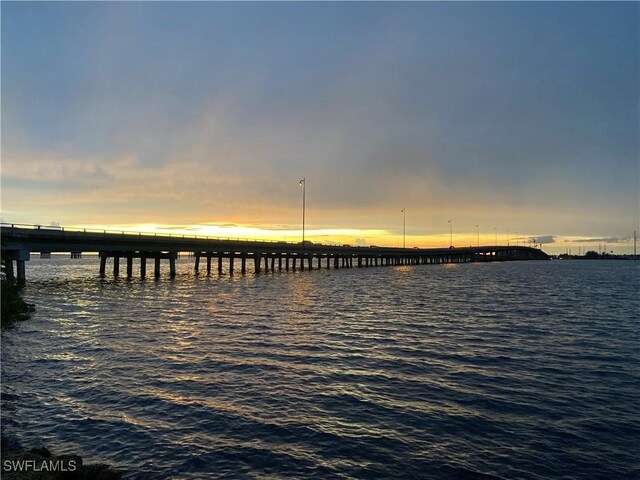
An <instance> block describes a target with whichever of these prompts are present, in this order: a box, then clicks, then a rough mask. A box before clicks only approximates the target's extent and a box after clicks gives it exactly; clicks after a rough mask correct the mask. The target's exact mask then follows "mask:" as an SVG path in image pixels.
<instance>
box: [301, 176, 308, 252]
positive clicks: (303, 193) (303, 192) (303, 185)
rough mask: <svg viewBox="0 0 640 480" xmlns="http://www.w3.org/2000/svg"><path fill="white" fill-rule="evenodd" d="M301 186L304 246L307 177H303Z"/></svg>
mask: <svg viewBox="0 0 640 480" xmlns="http://www.w3.org/2000/svg"><path fill="white" fill-rule="evenodd" d="M300 185H301V186H302V244H304V215H305V210H306V205H305V204H306V198H305V196H306V190H307V177H302V180H300Z"/></svg>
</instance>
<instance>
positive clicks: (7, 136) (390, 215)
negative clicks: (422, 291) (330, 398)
mask: <svg viewBox="0 0 640 480" xmlns="http://www.w3.org/2000/svg"><path fill="white" fill-rule="evenodd" d="M0 8H1V15H2V32H1V36H2V38H1V39H2V43H1V54H2V56H1V69H2V70H1V93H2V97H1V114H2V125H1V126H2V146H1V153H2V159H1V168H0V183H1V188H2V195H1V200H2V219H3V221H5V222H10V223H27V224H41V225H48V224H56V225H58V224H59V225H63V226H82V227H84V226H87V227H97V228H102V227H105V226H108V227H110V228H125V229H134V230H135V229H139V230H156V231H186V232H195V233H202V234H211V235H220V236H232V237H251V238H278V239H285V240H290V241H291V240H295V239H297V238H298V237H299V236H300V234H301V227H302V226H301V222H302V187H301V186H300V185H299V180H300V179H301V178H305V179H306V184H305V197H306V211H305V220H306V222H305V229H306V237H307V238H308V239H310V240H314V241H324V242H335V243H351V244H362V245H367V244H376V245H390V246H398V245H401V244H402V239H403V221H404V225H406V227H405V232H406V243H407V246H425V247H428V246H443V245H448V244H449V238H450V234H452V235H453V237H454V242H453V243H454V244H458V245H474V244H476V242H479V243H483V244H494V243H495V241H496V239H497V241H498V243H507V242H510V243H512V244H513V243H519V244H529V243H530V242H532V241H535V242H537V243H544V247H545V251H550V252H552V253H554V252H556V253H557V252H564V251H565V250H567V249H569V248H572V249H573V251H574V252H577V251H578V249H580V250H584V249H585V248H598V245H601V244H607V250H614V251H616V252H630V251H631V250H630V249H632V248H633V247H632V237H633V232H634V230H640V228H639V216H640V120H639V119H640V101H639V85H640V35H639V30H640V4H639V3H637V2H627V3H595V2H587V3H573V2H568V3H565V2H563V3H555V2H543V3H528V2H527V3H520V2H498V3H466V2H460V3H458V2H455V3H431V2H407V3H392V2H389V3H382V2H375V3H369V2H349V3H334V2H329V3H323V2H313V3H305V2H241V3H222V2H211V3H209V2H189V3H181V2H113V3H110V2H87V3H84V2H27V3H23V2H16V3H14V2H6V1H3V2H2V4H1V7H0ZM402 209H406V216H404V215H405V214H404V213H402V212H401V210H402ZM449 220H451V223H449Z"/></svg>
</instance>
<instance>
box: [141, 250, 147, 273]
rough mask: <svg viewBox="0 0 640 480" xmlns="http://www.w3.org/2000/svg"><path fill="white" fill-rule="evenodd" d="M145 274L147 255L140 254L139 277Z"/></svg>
mask: <svg viewBox="0 0 640 480" xmlns="http://www.w3.org/2000/svg"><path fill="white" fill-rule="evenodd" d="M146 276H147V257H146V256H145V255H142V256H141V257H140V278H144V277H146Z"/></svg>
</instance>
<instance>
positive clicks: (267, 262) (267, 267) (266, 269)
mask: <svg viewBox="0 0 640 480" xmlns="http://www.w3.org/2000/svg"><path fill="white" fill-rule="evenodd" d="M268 271H269V257H267V256H265V257H264V272H265V273H267V272H268Z"/></svg>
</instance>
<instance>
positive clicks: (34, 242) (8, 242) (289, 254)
mask: <svg viewBox="0 0 640 480" xmlns="http://www.w3.org/2000/svg"><path fill="white" fill-rule="evenodd" d="M0 235H1V245H2V259H3V262H4V264H5V273H6V275H7V276H8V277H13V261H14V260H15V261H16V262H17V270H18V280H19V281H24V262H25V261H27V260H29V258H30V254H31V253H33V252H40V253H41V254H45V255H46V254H50V253H51V252H70V253H72V255H75V256H76V257H77V256H79V255H80V253H81V252H98V253H99V254H100V257H101V266H100V274H101V275H104V274H105V265H106V259H107V258H110V257H111V258H114V273H115V274H116V275H117V274H118V271H119V259H120V258H126V259H127V275H128V276H129V277H130V276H131V274H132V260H133V258H139V259H140V262H141V275H142V276H144V274H145V272H146V260H147V259H154V260H155V264H156V268H155V271H154V273H155V275H156V276H157V275H159V262H160V260H162V259H168V260H169V262H170V271H171V276H174V275H175V258H176V256H177V254H178V252H191V253H192V254H193V256H194V257H195V269H196V270H198V268H199V262H200V258H206V259H207V271H210V270H211V259H212V258H217V259H218V270H219V271H221V262H222V259H223V258H224V259H229V271H230V272H232V271H233V265H234V260H235V259H239V260H240V261H241V271H242V272H243V273H244V272H246V265H245V264H246V260H247V259H251V260H253V262H254V269H255V271H256V272H260V271H261V264H262V259H264V263H265V269H266V270H268V269H269V261H270V263H271V269H274V266H275V261H276V260H277V261H278V265H279V268H280V269H282V262H283V260H284V261H285V268H286V269H287V270H288V267H289V262H290V261H291V262H292V263H293V268H294V269H295V268H296V264H297V262H299V263H300V267H301V268H304V263H305V261H306V263H307V265H308V268H313V260H314V259H315V260H317V262H318V266H319V267H320V266H321V265H322V262H323V260H326V265H327V268H329V267H330V264H331V263H333V267H334V268H339V267H340V265H342V266H343V267H350V266H353V262H354V260H355V262H356V264H357V265H358V266H363V265H364V266H366V265H399V264H428V263H466V262H474V261H505V260H542V259H548V258H549V257H548V256H547V255H546V254H545V253H544V252H542V251H541V250H538V249H535V248H531V247H524V246H496V245H491V246H476V247H457V248H395V247H377V246H370V247H361V246H347V245H342V246H338V245H325V244H316V243H310V242H305V243H304V244H302V243H292V242H280V241H254V240H234V239H220V238H208V237H190V236H183V235H156V234H148V233H133V232H119V233H113V232H107V231H103V232H96V231H85V230H69V229H63V228H41V227H25V226H15V225H2V227H1V231H0ZM332 260H333V262H331V261H332Z"/></svg>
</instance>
